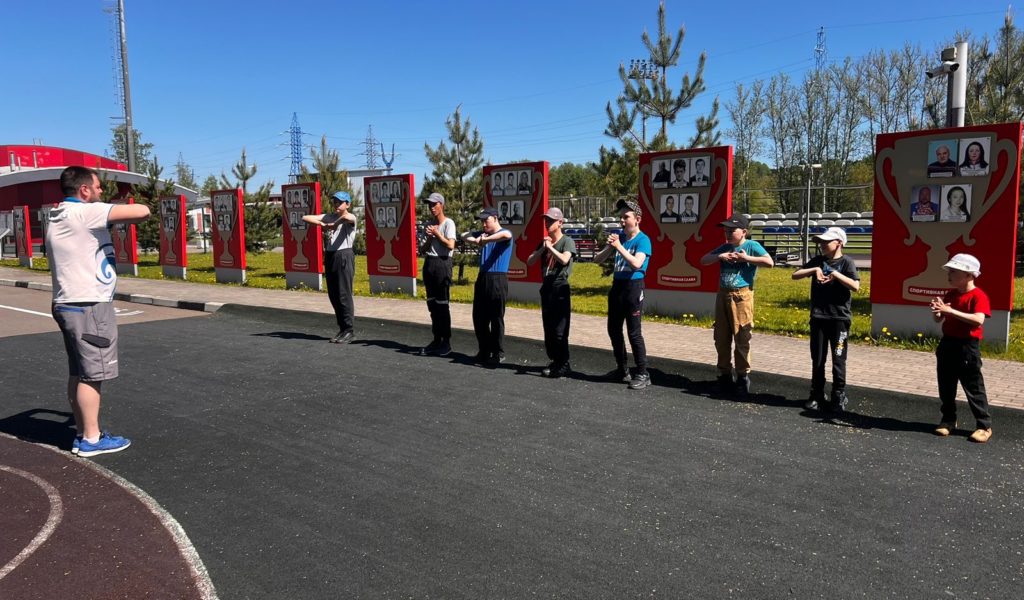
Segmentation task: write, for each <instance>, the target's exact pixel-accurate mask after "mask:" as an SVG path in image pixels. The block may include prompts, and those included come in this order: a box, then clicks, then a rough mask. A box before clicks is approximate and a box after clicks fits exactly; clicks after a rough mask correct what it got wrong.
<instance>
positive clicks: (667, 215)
mask: <svg viewBox="0 0 1024 600" xmlns="http://www.w3.org/2000/svg"><path fill="white" fill-rule="evenodd" d="M658 220H659V221H661V222H662V223H678V222H679V208H678V205H677V204H676V195H675V194H662V195H661V214H660V215H659V218H658Z"/></svg>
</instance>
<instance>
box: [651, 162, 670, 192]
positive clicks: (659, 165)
mask: <svg viewBox="0 0 1024 600" xmlns="http://www.w3.org/2000/svg"><path fill="white" fill-rule="evenodd" d="M671 181H672V170H671V161H668V160H656V161H654V177H652V178H651V187H652V188H659V189H660V188H667V187H668V184H669V182H671Z"/></svg>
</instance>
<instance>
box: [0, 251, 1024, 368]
mask: <svg viewBox="0 0 1024 600" xmlns="http://www.w3.org/2000/svg"><path fill="white" fill-rule="evenodd" d="M246 261H247V266H248V283H246V286H248V287H256V288H277V289H284V287H285V281H284V261H283V259H282V256H281V254H279V253H272V252H265V253H262V254H253V253H249V254H248V255H247V257H246ZM0 264H2V265H3V266H7V267H18V261H17V260H4V261H0ZM422 266H423V265H422V262H421V263H420V267H421V271H422ZM35 270H40V271H46V270H48V267H47V264H46V260H45V259H42V260H37V261H36V267H35ZM792 272H793V269H792V268H790V267H776V268H774V269H762V270H760V272H759V273H758V275H757V307H756V311H755V314H756V319H755V322H754V325H755V329H756V330H757V331H760V332H764V333H774V334H779V335H788V336H794V337H807V335H808V323H807V321H808V304H809V296H810V283H809V282H808V280H806V279H803V280H800V281H793V280H792V279H791V278H790V275H791V274H792ZM457 275H458V267H456V276H457ZM476 275H477V269H476V267H466V269H465V272H464V277H463V281H461V282H459V283H457V284H456V285H454V286H453V287H452V300H453V301H455V302H463V303H470V302H472V301H473V282H474V281H475V280H476ZM860 275H861V288H860V292H859V293H857V294H856V295H855V296H854V300H853V324H852V327H851V335H850V338H851V340H852V341H854V342H856V343H859V344H873V345H884V346H889V347H894V348H913V349H917V350H934V348H935V345H936V344H937V340H936V339H934V338H927V337H924V336H923V335H920V334H919V335H918V336H913V337H912V338H911V339H905V338H904V339H900V338H897V337H895V336H892V335H891V334H888V333H886V334H883V335H882V336H880V337H878V338H873V337H872V336H871V302H870V300H869V298H870V291H871V272H870V271H862V272H861V274H860ZM122 277H124V276H122ZM139 277H142V278H147V279H163V274H162V272H161V268H160V265H159V264H158V263H157V256H156V255H155V254H150V255H142V256H140V257H139ZM188 281H193V282H197V283H216V278H215V276H214V269H213V254H212V253H206V254H189V266H188ZM571 283H572V288H573V312H577V313H583V314H590V315H604V314H606V308H607V294H608V289H609V288H610V286H611V278H610V277H604V276H602V275H601V267H600V265H595V264H592V263H578V264H576V265H575V266H574V267H573V274H572V280H571ZM1022 284H1024V278H1017V280H1016V283H1015V286H1014V301H1013V304H1014V306H1015V307H1018V308H1015V309H1014V310H1013V314H1012V315H1011V317H1010V343H1009V347H1008V350H1007V351H1006V352H999V351H996V350H993V349H991V348H983V349H982V353H983V355H984V356H986V357H989V358H1000V359H1005V360H1014V361H1018V362H1024V344H1022V343H1021V342H1022V341H1024V318H1022V317H1024V315H1022V311H1024V285H1022ZM225 285H228V284H225ZM231 285H233V284H231ZM417 287H418V289H419V297H420V298H421V299H422V298H424V288H423V283H422V281H420V282H419V284H418V286H417ZM296 293H317V292H312V291H305V292H303V291H297V292H296ZM355 293H356V295H359V296H369V295H371V294H370V280H369V276H368V275H367V273H366V257H365V256H356V279H355ZM394 297H405V296H397V295H395V296H394ZM509 305H510V306H518V307H523V308H539V300H538V303H521V302H510V303H509ZM922 310H924V309H923V308H922ZM644 319H646V320H650V321H657V322H661V323H681V324H686V325H693V326H696V327H705V328H710V327H711V324H712V321H713V319H712V318H711V317H682V318H680V317H664V316H659V315H644Z"/></svg>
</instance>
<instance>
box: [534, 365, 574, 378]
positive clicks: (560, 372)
mask: <svg viewBox="0 0 1024 600" xmlns="http://www.w3.org/2000/svg"><path fill="white" fill-rule="evenodd" d="M540 373H541V375H543V376H544V377H550V378H551V379H558V378H559V377H565V376H566V375H568V374H569V363H562V364H558V363H555V362H553V363H551V364H550V365H548V366H546V367H544V370H543V371H541V372H540Z"/></svg>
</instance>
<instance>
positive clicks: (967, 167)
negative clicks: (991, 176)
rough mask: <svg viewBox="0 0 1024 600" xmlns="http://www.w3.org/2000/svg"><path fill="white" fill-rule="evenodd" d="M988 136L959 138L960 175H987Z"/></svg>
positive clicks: (989, 141) (989, 143)
mask: <svg viewBox="0 0 1024 600" xmlns="http://www.w3.org/2000/svg"><path fill="white" fill-rule="evenodd" d="M991 143H992V140H991V139H990V138H987V137H984V138H964V139H962V140H960V175H961V176H962V177H977V176H979V175H988V160H989V158H988V157H989V147H990V145H991Z"/></svg>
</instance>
